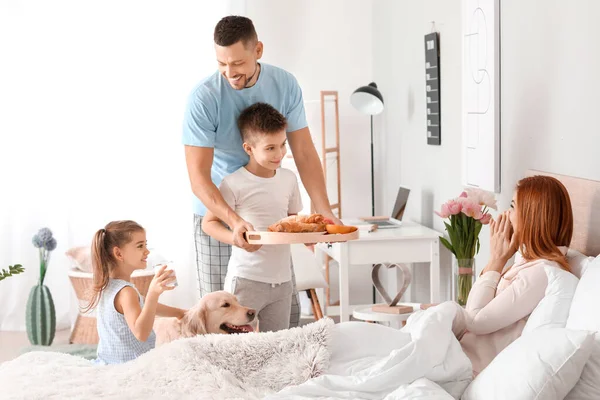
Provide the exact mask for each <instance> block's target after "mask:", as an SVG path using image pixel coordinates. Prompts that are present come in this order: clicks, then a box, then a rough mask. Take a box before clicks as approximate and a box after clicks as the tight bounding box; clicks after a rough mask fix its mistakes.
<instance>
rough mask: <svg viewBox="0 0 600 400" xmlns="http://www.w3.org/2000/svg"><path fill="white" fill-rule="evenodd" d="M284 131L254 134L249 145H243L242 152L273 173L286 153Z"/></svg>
mask: <svg viewBox="0 0 600 400" xmlns="http://www.w3.org/2000/svg"><path fill="white" fill-rule="evenodd" d="M286 143H287V135H286V133H285V129H282V130H281V131H280V132H277V133H270V134H255V135H253V138H252V141H251V143H244V150H245V151H246V153H248V155H249V156H250V158H252V159H254V160H255V161H256V162H257V163H258V165H260V166H261V167H263V168H266V169H269V170H272V171H275V170H276V169H277V168H279V167H280V166H281V161H282V160H283V157H284V156H285V153H287V148H286Z"/></svg>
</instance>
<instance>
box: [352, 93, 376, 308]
mask: <svg viewBox="0 0 600 400" xmlns="http://www.w3.org/2000/svg"><path fill="white" fill-rule="evenodd" d="M350 103H352V105H353V106H354V108H356V109H357V110H358V111H360V112H362V113H364V114H369V115H370V116H371V216H372V217H374V216H375V163H374V162H373V115H377V114H380V113H381V112H382V111H383V96H382V95H381V92H380V91H379V90H378V89H377V85H376V84H375V82H371V83H369V84H368V85H367V86H361V87H359V88H358V89H356V90H355V91H354V93H352V96H350ZM375 300H376V293H375V286H373V304H375Z"/></svg>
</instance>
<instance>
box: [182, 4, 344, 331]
mask: <svg viewBox="0 0 600 400" xmlns="http://www.w3.org/2000/svg"><path fill="white" fill-rule="evenodd" d="M214 41H215V50H216V55H217V62H218V64H219V69H218V71H217V72H215V73H214V74H213V75H211V76H209V77H207V78H206V79H204V80H203V81H201V82H200V84H198V86H196V88H195V89H194V90H193V91H192V93H191V95H190V97H189V100H188V105H187V108H186V112H185V120H184V127H183V144H184V145H185V158H186V163H187V169H188V174H189V177H190V182H191V186H192V192H193V193H194V199H193V200H194V225H195V242H196V262H197V269H198V281H199V286H200V295H201V296H203V295H204V294H206V293H210V292H212V291H216V290H222V289H223V284H224V280H225V275H226V273H227V264H228V261H229V257H230V255H231V247H230V246H229V245H227V244H224V243H221V242H219V241H217V240H215V239H213V238H211V237H210V236H208V235H206V234H205V233H204V232H203V231H202V228H201V224H202V217H203V216H204V214H205V212H206V209H207V208H208V209H210V211H212V212H213V213H214V214H215V215H216V216H217V217H218V218H220V219H221V220H222V221H224V222H225V223H226V224H227V225H228V226H229V227H230V228H231V230H232V231H233V235H234V244H235V245H236V246H238V247H241V248H243V249H245V250H247V251H255V250H256V248H257V246H252V245H250V244H249V243H248V242H247V241H246V240H245V239H244V232H246V231H250V230H253V227H252V225H250V224H249V223H248V222H246V221H244V220H243V219H242V218H241V217H240V216H239V215H237V214H236V213H235V212H234V211H233V210H232V209H231V208H230V207H229V206H228V205H227V203H226V202H225V200H224V199H223V197H222V196H221V193H220V192H219V189H218V188H217V186H218V185H219V184H220V183H221V180H222V179H223V178H224V177H225V176H227V175H229V174H231V173H233V172H235V171H236V170H238V169H239V168H241V167H242V166H244V165H246V164H247V163H248V155H247V154H246V153H245V152H244V149H243V147H242V137H241V135H240V132H239V129H238V127H237V118H238V116H239V115H240V113H241V111H242V110H244V109H245V108H246V107H248V106H250V105H252V104H254V103H257V102H264V103H268V104H270V105H272V106H273V107H275V108H276V109H277V110H278V111H279V112H281V113H282V114H283V115H284V116H285V118H286V119H287V122H288V127H287V136H288V143H289V146H290V149H291V151H292V154H293V156H294V160H295V162H296V166H297V168H298V171H299V173H300V178H301V180H302V183H303V184H304V187H305V188H306V190H307V191H308V194H309V196H310V198H311V201H312V203H313V206H314V209H315V210H316V211H317V212H318V213H321V214H323V215H324V216H326V217H328V218H330V219H333V220H334V221H336V222H338V223H339V220H338V219H337V218H335V217H334V215H333V213H332V211H331V207H330V205H329V200H328V198H327V191H326V188H325V180H324V178H323V170H322V169H321V162H320V160H319V156H318V154H317V151H316V149H315V147H314V145H313V142H312V138H311V135H310V131H309V129H308V124H307V122H306V116H305V113H304V103H303V100H302V91H301V89H300V86H299V85H298V82H297V81H296V79H295V78H294V76H293V75H292V74H290V73H289V72H287V71H285V70H283V69H281V68H277V67H275V66H272V65H268V64H265V63H259V62H258V60H259V59H260V58H261V57H262V53H263V43H262V42H260V41H259V40H258V36H257V34H256V30H255V29H254V25H253V23H252V21H251V20H250V19H248V18H246V17H240V16H228V17H225V18H223V19H221V21H219V23H218V24H217V26H216V27H215V32H214ZM292 275H293V269H292ZM292 281H293V283H294V295H293V299H292V319H291V322H290V326H296V325H297V324H298V320H299V317H300V310H299V305H298V295H297V291H296V290H295V278H294V277H292Z"/></svg>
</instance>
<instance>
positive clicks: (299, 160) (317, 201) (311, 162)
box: [288, 127, 341, 225]
mask: <svg viewBox="0 0 600 400" xmlns="http://www.w3.org/2000/svg"><path fill="white" fill-rule="evenodd" d="M288 143H289V144H290V149H291V150H292V154H293V155H294V160H295V162H296V167H298V172H299V173H300V179H302V184H303V185H304V187H305V188H306V191H307V192H308V195H309V196H310V199H311V200H312V202H313V203H314V205H315V210H316V211H317V212H318V213H319V214H322V215H323V216H325V217H328V218H330V219H332V220H333V221H334V222H335V223H337V224H340V225H341V221H340V220H339V219H337V218H336V217H335V216H334V215H333V212H332V211H331V206H330V204H329V198H328V197H327V189H326V186H325V178H324V176H323V169H322V168H321V160H320V159H319V155H318V154H317V150H316V149H315V146H314V144H313V142H312V138H311V136H310V131H309V129H308V127H305V128H302V129H299V130H297V131H294V132H289V133H288Z"/></svg>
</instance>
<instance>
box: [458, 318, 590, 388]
mask: <svg viewBox="0 0 600 400" xmlns="http://www.w3.org/2000/svg"><path fill="white" fill-rule="evenodd" d="M592 344H593V334H592V333H590V332H587V331H575V330H569V329H566V328H552V329H539V330H536V331H533V332H530V333H528V334H525V335H523V336H521V337H520V338H518V339H517V340H515V341H514V342H512V343H511V344H510V345H509V346H508V347H507V348H505V349H504V350H503V351H502V352H501V353H500V354H498V355H497V356H496V358H494V360H493V361H492V362H491V363H490V365H488V366H487V368H485V369H484V370H483V371H481V373H480V374H479V375H477V377H476V378H475V380H474V381H473V382H471V384H470V385H469V386H468V387H467V390H465V392H464V393H463V395H462V397H461V399H462V400H482V399H485V400H494V399H498V400H506V399H510V400H532V399H543V400H554V399H557V400H559V399H561V400H562V399H563V398H564V397H565V395H566V394H567V393H568V392H569V390H571V388H572V387H573V386H574V385H575V383H576V382H577V380H578V379H579V376H580V374H581V370H582V369H583V366H584V364H585V363H586V361H587V360H588V358H589V357H590V353H591V351H592Z"/></svg>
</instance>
